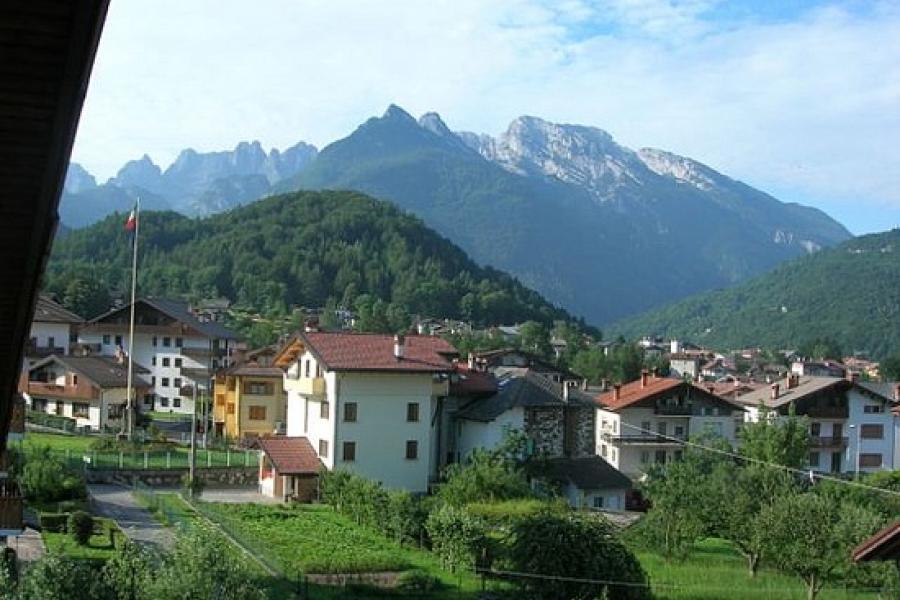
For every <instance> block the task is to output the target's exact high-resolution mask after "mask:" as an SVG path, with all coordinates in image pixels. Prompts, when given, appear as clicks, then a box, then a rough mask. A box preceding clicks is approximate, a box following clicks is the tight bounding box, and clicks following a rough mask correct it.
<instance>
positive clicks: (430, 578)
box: [397, 569, 441, 594]
mask: <svg viewBox="0 0 900 600" xmlns="http://www.w3.org/2000/svg"><path fill="white" fill-rule="evenodd" d="M440 587H441V580H440V579H438V578H437V577H435V576H434V575H432V574H430V573H428V572H427V571H423V570H422V569H413V570H412V571H404V572H403V573H400V575H399V576H398V577H397V590H398V591H401V592H405V593H407V594H428V593H430V592H433V591H435V590H436V589H438V588H440Z"/></svg>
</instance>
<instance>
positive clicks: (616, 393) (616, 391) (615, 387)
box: [613, 383, 622, 402]
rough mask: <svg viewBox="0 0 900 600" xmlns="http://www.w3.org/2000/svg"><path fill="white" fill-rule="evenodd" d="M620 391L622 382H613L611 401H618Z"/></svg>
mask: <svg viewBox="0 0 900 600" xmlns="http://www.w3.org/2000/svg"><path fill="white" fill-rule="evenodd" d="M621 393H622V384H621V383H616V384H613V402H618V401H619V396H620V395H621Z"/></svg>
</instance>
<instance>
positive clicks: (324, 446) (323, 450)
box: [319, 440, 328, 458]
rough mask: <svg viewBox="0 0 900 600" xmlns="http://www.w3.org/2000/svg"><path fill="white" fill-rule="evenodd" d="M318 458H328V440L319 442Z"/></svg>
mask: <svg viewBox="0 0 900 600" xmlns="http://www.w3.org/2000/svg"><path fill="white" fill-rule="evenodd" d="M319 456H321V457H322V458H328V440H319Z"/></svg>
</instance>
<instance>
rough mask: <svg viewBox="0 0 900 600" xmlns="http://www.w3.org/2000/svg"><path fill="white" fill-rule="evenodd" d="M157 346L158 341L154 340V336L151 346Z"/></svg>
mask: <svg viewBox="0 0 900 600" xmlns="http://www.w3.org/2000/svg"><path fill="white" fill-rule="evenodd" d="M157 344H158V340H157V339H156V336H155V335H154V336H153V346H154V347H156V345H157Z"/></svg>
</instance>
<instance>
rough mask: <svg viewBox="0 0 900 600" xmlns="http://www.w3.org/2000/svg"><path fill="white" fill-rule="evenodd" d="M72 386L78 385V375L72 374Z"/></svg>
mask: <svg viewBox="0 0 900 600" xmlns="http://www.w3.org/2000/svg"><path fill="white" fill-rule="evenodd" d="M72 385H78V375H76V374H75V373H72Z"/></svg>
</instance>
